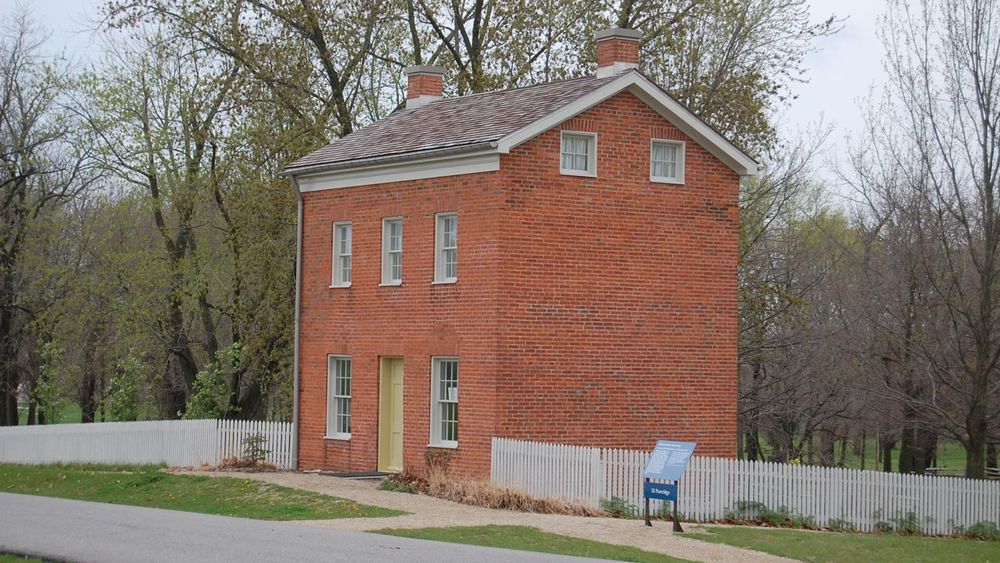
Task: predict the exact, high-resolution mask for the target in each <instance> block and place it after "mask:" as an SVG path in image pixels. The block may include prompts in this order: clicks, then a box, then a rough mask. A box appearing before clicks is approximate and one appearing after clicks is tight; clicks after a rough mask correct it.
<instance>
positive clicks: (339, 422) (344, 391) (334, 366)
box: [326, 356, 351, 438]
mask: <svg viewBox="0 0 1000 563" xmlns="http://www.w3.org/2000/svg"><path fill="white" fill-rule="evenodd" d="M326 435H327V436H329V437H331V438H350V437H351V358H350V357H349V356H330V358H329V364H328V367H327V416H326Z"/></svg>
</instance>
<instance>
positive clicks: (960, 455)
mask: <svg viewBox="0 0 1000 563" xmlns="http://www.w3.org/2000/svg"><path fill="white" fill-rule="evenodd" d="M876 443H877V442H876V440H875V439H874V438H869V439H868V440H866V441H865V444H866V445H865V469H874V470H879V471H881V469H882V464H881V463H879V464H878V466H877V467H876V465H875V454H876V451H875V445H876ZM761 448H762V449H763V451H764V453H765V454H770V453H771V450H772V448H771V445H770V444H769V443H768V442H767V440H766V439H764V438H763V437H761ZM833 452H834V457H833V459H834V461H840V453H841V447H840V441H839V440H838V441H837V442H836V443H835V444H834V447H833ZM891 456H892V470H893V471H894V472H898V471H899V445H898V444H897V445H896V447H895V448H893V449H892V454H891ZM814 461H816V462H817V463H818V460H814ZM802 463H805V458H804V457H803V459H802ZM937 466H938V467H940V468H941V469H943V470H944V471H943V473H946V474H948V475H961V474H964V472H965V448H963V447H962V444H960V443H958V442H955V441H952V440H941V441H939V442H938V450H937ZM844 467H849V468H852V469H860V468H861V456H860V455H855V453H854V445H853V443H851V444H848V445H847V453H846V455H845V456H844Z"/></svg>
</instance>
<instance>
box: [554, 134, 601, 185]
mask: <svg viewBox="0 0 1000 563" xmlns="http://www.w3.org/2000/svg"><path fill="white" fill-rule="evenodd" d="M559 152H560V155H561V160H560V161H559V172H560V173H562V174H571V175H574V176H596V175H597V133H576V132H570V131H563V132H562V141H561V142H560V149H559Z"/></svg>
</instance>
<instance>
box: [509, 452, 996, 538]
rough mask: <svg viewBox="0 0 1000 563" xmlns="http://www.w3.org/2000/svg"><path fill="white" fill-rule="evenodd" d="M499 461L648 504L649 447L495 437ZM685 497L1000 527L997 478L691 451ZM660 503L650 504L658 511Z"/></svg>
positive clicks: (559, 483) (720, 509)
mask: <svg viewBox="0 0 1000 563" xmlns="http://www.w3.org/2000/svg"><path fill="white" fill-rule="evenodd" d="M492 459H493V461H492V468H491V474H492V479H493V481H494V482H495V483H497V484H498V485H502V486H507V487H513V488H517V489H521V490H523V491H526V492H528V493H531V494H533V495H537V496H553V497H557V498H561V499H563V500H567V501H573V502H581V503H584V504H588V505H590V506H595V507H597V506H599V505H600V501H601V499H611V498H613V497H618V498H620V499H624V500H626V501H628V502H629V503H631V504H633V505H635V506H637V507H640V508H641V507H642V483H643V478H642V473H643V470H644V469H645V466H646V462H647V461H648V460H649V452H645V451H634V450H618V449H605V448H591V447H581V446H567V445H561V444H545V443H539V442H527V441H520V440H508V439H503V438H494V439H493V456H492ZM678 497H679V504H678V509H679V511H680V512H681V513H682V514H683V516H684V518H685V519H687V520H692V521H702V522H704V521H711V520H717V519H721V518H724V517H725V516H726V513H727V511H730V510H733V509H736V508H737V507H738V506H739V504H740V503H742V502H746V501H751V502H758V503H761V504H763V505H764V506H766V507H767V508H769V509H772V510H776V509H779V508H781V507H784V508H786V509H788V510H789V511H790V512H791V513H793V514H797V515H800V516H804V517H813V518H814V519H815V522H816V523H817V524H818V525H820V526H827V525H829V524H830V523H831V521H833V520H837V519H839V520H842V521H846V522H849V523H850V524H851V525H853V526H854V527H856V528H857V529H859V530H862V531H873V530H875V529H876V528H877V523H878V522H880V521H881V522H889V523H892V519H894V518H895V519H900V518H906V517H907V516H908V515H909V514H910V513H913V514H914V515H916V517H917V518H918V522H919V524H920V526H921V528H922V530H923V531H924V533H928V534H951V533H953V532H954V531H955V528H956V527H958V526H962V527H967V526H969V525H970V524H974V523H976V522H982V521H989V522H994V523H996V524H998V525H1000V482H998V481H985V480H975V479H960V478H955V477H941V476H931V475H900V474H898V473H882V472H878V471H861V470H857V469H841V468H833V467H816V466H805V465H792V464H780V463H768V462H757V461H742V460H735V459H722V458H709V457H694V458H692V459H691V463H690V465H688V468H687V471H685V473H684V477H683V478H682V479H681V482H680V491H679V492H678ZM659 509H660V503H659V501H653V502H652V505H651V510H653V511H658V510H659Z"/></svg>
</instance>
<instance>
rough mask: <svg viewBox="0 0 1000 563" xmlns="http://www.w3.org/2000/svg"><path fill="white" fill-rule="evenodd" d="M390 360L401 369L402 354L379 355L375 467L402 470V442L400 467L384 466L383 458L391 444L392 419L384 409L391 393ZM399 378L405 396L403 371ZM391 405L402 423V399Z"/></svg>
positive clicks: (386, 462)
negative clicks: (388, 417)
mask: <svg viewBox="0 0 1000 563" xmlns="http://www.w3.org/2000/svg"><path fill="white" fill-rule="evenodd" d="M392 362H399V366H400V370H401V371H402V369H403V358H402V356H380V357H379V370H378V372H379V375H378V436H377V438H378V439H377V441H376V442H377V443H376V469H378V471H402V470H403V468H402V458H403V452H402V448H403V444H402V443H400V450H401V451H400V452H399V457H400V467H398V468H396V467H393V468H388V467H386V466H387V464H388V463H389V460H387V459H384V458H385V457H390V455H391V453H390V452H389V449H390V448H391V447H392V444H391V443H390V442H389V440H391V434H390V432H391V428H390V425H391V422H392V421H391V419H387V416H388V415H389V413H388V412H387V411H386V401H387V400H390V395H389V394H388V393H391V385H392V381H391V378H392V373H390V372H388V371H387V366H389V365H390V363H392ZM400 378H401V380H402V381H401V382H400V385H403V386H404V387H403V389H404V396H405V389H406V388H405V383H404V382H405V381H406V376H405V371H404V372H403V374H402V375H401V376H400ZM401 399H402V398H401ZM393 407H394V409H395V411H396V413H398V414H399V418H400V424H404V416H403V415H404V410H403V401H402V400H400V402H399V404H398V405H393ZM404 429H405V426H404ZM383 443H384V445H385V447H383Z"/></svg>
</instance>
